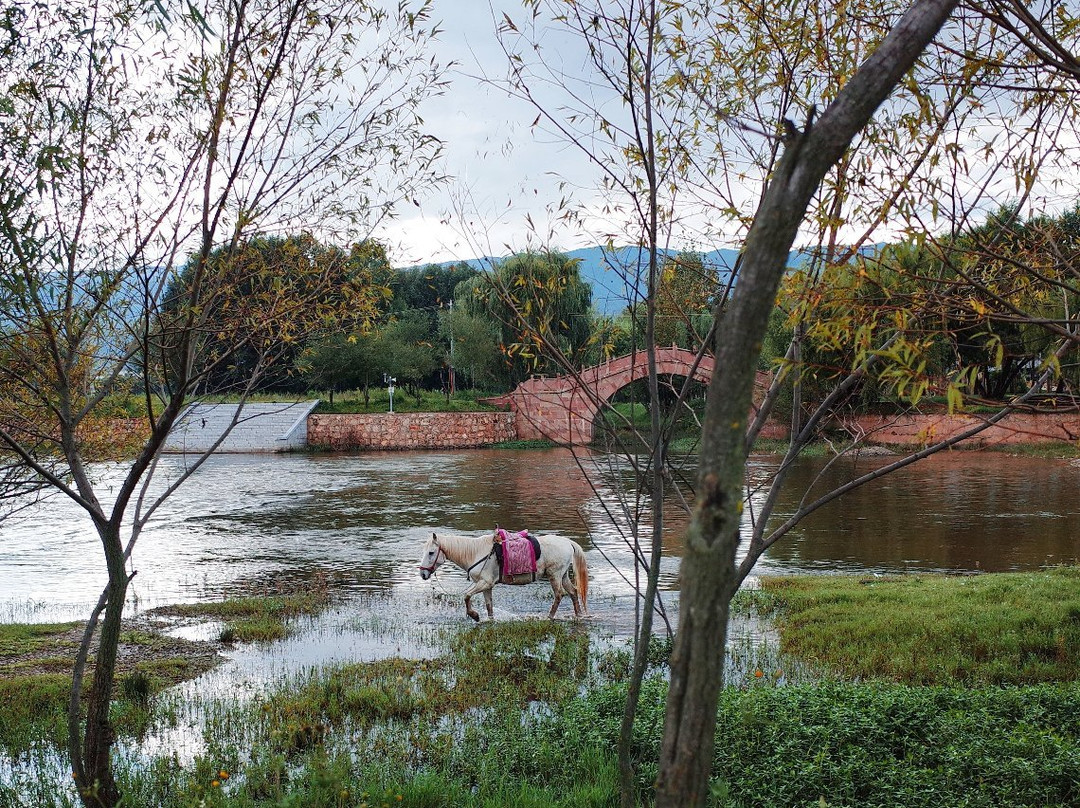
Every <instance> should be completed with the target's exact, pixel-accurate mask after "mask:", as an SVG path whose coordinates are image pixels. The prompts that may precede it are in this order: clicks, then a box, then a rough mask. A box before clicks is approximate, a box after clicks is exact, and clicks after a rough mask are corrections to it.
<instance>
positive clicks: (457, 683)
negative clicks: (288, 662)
mask: <svg viewBox="0 0 1080 808" xmlns="http://www.w3.org/2000/svg"><path fill="white" fill-rule="evenodd" d="M1078 584H1080V571H1078V570H1075V569H1054V570H1048V571H1045V572H1038V573H1023V574H998V575H984V576H974V577H958V576H954V577H946V576H904V577H897V578H894V579H879V578H863V579H857V578H847V577H842V578H841V577H812V578H783V579H772V580H767V581H765V582H764V585H763V588H762V589H761V590H759V591H754V592H748V593H744V594H741V595H740V596H739V599H738V603H737V609H738V610H739V611H740V612H747V611H750V612H756V613H759V614H766V615H771V616H772V617H773V618H774V619H775V621H776V623H777V625H778V626H779V629H780V642H781V646H782V648H783V651H782V652H781V651H778V650H777V649H769V648H764V649H762V648H751V647H750V646H749V643H743V644H741V645H742V646H745V648H744V651H745V653H746V654H747V655H748V656H747V659H744V660H743V662H742V663H740V664H737V665H736V666H735V668H734V670H735V671H736V673H735V674H733V675H732V676H731V677H729V683H728V684H729V686H728V687H727V688H725V689H724V691H723V693H722V696H721V700H720V705H719V724H718V730H717V736H716V743H717V746H716V757H715V765H714V779H713V794H714V799H713V804H714V805H716V806H725V808H750V807H751V806H754V808H758V807H762V808H774V807H775V808H789V807H790V806H807V807H808V808H809V806H821V805H828V806H849V808H857V807H858V808H865V807H868V806H869V807H871V808H872V807H874V806H882V808H884V806H889V808H908V807H909V806H911V807H915V806H918V808H923V807H924V806H925V808H931V806H933V808H939V806H960V807H961V808H998V807H999V806H1005V805H1008V806H1015V807H1017V808H1021V807H1023V806H1032V807H1034V806H1040V807H1042V808H1045V807H1046V806H1062V807H1064V806H1072V805H1076V804H1080V769H1078V767H1077V765H1076V762H1077V761H1078V760H1080V685H1078V684H1077V678H1078V677H1077V672H1078V668H1077V666H1076V664H1075V659H1074V652H1073V649H1072V646H1075V645H1076V643H1075V641H1074V639H1075V634H1074V632H1075V630H1076V629H1075V626H1076V625H1077V624H1078V623H1080V617H1078V615H1080V586H1078ZM31 641H36V640H34V639H33V637H29V636H28V637H26V638H24V639H20V640H18V642H31ZM435 645H436V654H435V655H434V656H433V657H432V658H430V659H423V660H405V659H386V660H381V661H376V662H370V663H357V664H349V665H341V666H336V667H333V668H328V669H320V670H312V671H310V672H308V673H307V674H304V675H299V676H295V677H289V678H286V679H282V680H281V681H280V682H278V683H277V684H275V685H274V686H272V687H270V688H268V689H267V690H265V691H260V692H258V693H256V694H254V695H253V696H252V697H250V698H243V697H241V696H238V695H236V694H229V693H227V694H217V695H211V694H200V693H197V692H193V691H189V692H187V693H186V694H182V693H181V691H177V690H170V691H166V692H164V693H160V694H158V695H156V696H154V697H152V698H150V699H149V700H148V705H147V718H146V720H145V721H144V722H143V723H142V724H141V725H140V726H139V727H138V728H137V729H133V728H131V726H130V725H122V726H121V732H122V735H123V737H124V738H125V739H127V742H128V743H129V744H131V745H132V746H133V748H138V747H139V745H140V743H141V741H140V740H139V739H142V738H148V739H151V740H153V739H154V738H165V739H168V738H169V737H171V736H170V733H171V732H173V731H174V730H175V729H176V728H193V731H195V732H196V733H197V734H198V743H197V744H195V746H194V748H195V749H196V752H195V754H194V755H193V757H191V758H185V757H183V756H176V755H173V754H172V753H171V752H170V751H169V747H168V746H167V745H165V746H164V747H160V748H162V750H163V751H160V752H158V753H155V754H153V755H151V756H150V757H143V756H139V755H127V756H122V757H121V759H120V764H119V770H120V779H121V782H122V785H123V788H124V789H125V791H126V792H127V793H128V794H129V796H130V805H131V806H138V807H139V808H141V807H142V806H147V808H149V807H150V806H153V807H154V808H193V806H221V807H222V808H271V807H273V808H284V807H285V806H304V807H305V808H324V807H325V808H331V807H333V808H346V807H348V808H371V807H372V806H384V805H385V806H396V805H405V806H430V807H431V808H435V806H440V807H445V808H449V807H450V806H475V807H476V808H489V807H491V808H494V806H507V805H514V806H533V807H534V808H540V807H541V806H567V808H569V806H584V807H585V808H588V806H614V805H617V804H618V800H617V796H616V783H617V776H616V771H617V766H616V761H615V756H614V749H615V744H616V738H617V733H618V726H619V721H620V719H621V714H622V705H623V703H624V699H625V682H624V678H625V675H626V671H627V666H628V658H627V654H626V652H625V651H624V650H622V649H620V648H612V646H611V645H610V643H607V642H603V641H600V640H598V639H597V638H596V637H595V635H593V634H591V633H590V631H589V629H588V626H587V625H582V624H576V623H572V622H569V621H567V622H559V621H556V622H552V621H547V620H527V621H525V620H523V621H506V622H499V623H494V624H481V625H479V626H475V627H473V626H463V627H461V628H455V629H453V630H446V631H445V632H442V633H440V634H438V636H437V637H436V639H435ZM666 650H668V649H667V647H666V646H665V645H664V644H663V643H661V644H660V646H659V648H658V649H657V651H658V653H656V654H655V655H654V656H653V662H654V666H653V668H652V670H651V674H650V676H649V679H648V681H647V683H646V687H645V691H644V695H643V699H642V706H641V712H640V716H639V720H638V723H637V727H636V734H635V742H634V749H635V756H636V761H637V765H638V775H639V777H638V780H639V787H640V798H641V803H642V804H643V805H648V804H649V802H650V789H651V783H652V780H653V778H654V776H655V767H654V764H653V761H655V760H656V758H657V753H658V748H659V742H660V733H661V727H662V723H663V711H664V699H665V695H666V686H667V685H666V677H665V654H664V652H665V651H666ZM1051 657H1052V659H1051ZM800 666H801V667H803V668H805V667H807V666H808V667H809V668H810V669H811V671H812V672H813V679H812V680H811V681H807V680H806V679H805V678H803V677H800V676H796V675H793V674H792V671H794V670H796V669H799V668H800ZM190 731H192V730H185V732H190ZM147 748H159V747H157V746H156V744H155V743H153V742H152V743H149V744H148V745H147ZM187 748H189V749H190V748H191V745H190V743H189V745H188V747H187ZM19 754H20V755H21V756H22V757H21V758H20V764H19V771H25V772H48V771H53V770H55V771H63V768H62V766H63V764H62V761H61V762H60V763H59V764H56V763H50V761H51V760H53V759H55V758H56V757H57V755H56V753H55V752H49V742H48V741H47V740H46V741H45V742H44V743H29V744H27V745H25V746H23V747H22V751H21V752H20V753H19ZM50 755H52V758H50V757H49V756H50ZM12 777H15V775H12ZM17 788H18V792H17V793H18V796H17V798H16V797H15V796H13V795H14V794H15V793H16V791H14V790H12V789H11V787H10V786H9V790H8V792H6V793H5V792H4V791H3V790H2V788H0V805H3V806H5V807H6V806H8V805H11V806H29V805H33V806H45V807H46V808H47V807H48V806H65V807H66V806H68V805H73V804H74V803H73V802H71V800H70V795H67V796H65V794H66V792H65V791H64V788H63V787H61V786H60V785H59V784H58V783H57V781H56V780H55V779H52V778H50V777H47V776H37V777H34V776H29V775H27V776H26V777H25V778H24V779H22V780H20V781H19V782H18V783H17ZM5 799H6V800H7V801H6V802H5ZM65 800H66V801H65Z"/></svg>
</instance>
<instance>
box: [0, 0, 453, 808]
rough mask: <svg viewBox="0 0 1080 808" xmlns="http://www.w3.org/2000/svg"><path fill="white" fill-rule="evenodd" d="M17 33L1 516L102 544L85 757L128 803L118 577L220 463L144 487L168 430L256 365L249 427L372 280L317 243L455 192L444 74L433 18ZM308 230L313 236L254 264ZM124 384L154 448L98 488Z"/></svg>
mask: <svg viewBox="0 0 1080 808" xmlns="http://www.w3.org/2000/svg"><path fill="white" fill-rule="evenodd" d="M4 21H5V25H4V29H3V34H2V35H3V36H5V37H6V38H5V39H4V40H3V42H2V44H0V60H3V65H4V70H3V71H2V72H0V75H3V86H2V87H0V93H2V96H0V106H2V114H0V129H2V131H0V135H2V137H0V143H2V144H3V145H2V148H3V150H4V161H3V168H2V169H0V305H2V309H0V357H3V359H4V360H5V361H3V363H2V364H0V449H2V450H3V451H2V453H0V458H2V460H0V464H2V465H0V471H2V475H0V480H2V482H0V493H2V494H3V495H4V496H5V500H4V504H5V505H7V506H9V510H10V509H11V508H18V507H21V506H23V505H25V503H26V493H27V492H28V491H31V492H32V491H34V490H42V489H43V488H44V489H45V490H51V491H55V492H58V493H59V494H61V495H64V496H67V497H69V498H70V499H71V500H73V501H74V502H75V503H77V504H78V505H79V506H80V507H81V508H82V509H83V510H84V511H85V512H86V513H87V515H88V516H89V518H90V521H91V523H92V524H93V526H94V530H95V531H96V533H97V536H98V538H99V539H100V542H101V547H102V558H103V562H104V563H103V572H106V573H107V576H105V577H106V580H107V584H106V585H105V587H104V589H103V592H102V595H101V598H100V599H99V601H98V603H97V605H96V606H95V608H94V609H93V611H92V613H91V614H90V615H89V620H88V622H87V628H86V632H85V634H84V636H83V640H82V644H81V646H80V650H79V653H78V655H77V658H76V663H75V668H74V676H73V684H72V689H71V702H70V708H69V716H68V747H69V749H68V751H69V755H70V762H71V771H72V772H73V774H74V779H75V783H76V785H77V787H78V789H79V792H80V796H81V798H82V799H83V801H84V803H85V804H86V805H88V806H98V807H100V806H109V807H111V806H115V805H117V804H118V803H119V802H120V800H121V795H120V794H119V791H118V788H117V785H116V782H115V779H114V778H113V775H112V768H111V758H112V746H113V742H114V733H113V732H112V729H111V727H110V724H109V706H110V702H111V700H112V691H113V682H114V676H115V671H116V662H117V653H118V647H119V639H120V626H121V617H122V614H123V610H124V605H125V600H126V595H127V592H128V587H129V583H130V581H131V576H132V575H133V573H132V572H129V570H128V566H127V565H128V563H129V561H130V560H131V559H132V550H133V548H134V547H135V544H136V542H137V540H138V538H139V537H140V535H141V533H142V530H143V528H144V527H145V526H146V524H147V523H148V521H149V520H150V518H151V517H152V516H153V515H154V513H155V512H156V510H157V508H158V507H159V506H160V505H161V503H162V502H163V501H164V499H165V498H167V497H168V496H169V495H171V493H172V492H173V491H175V490H176V487H177V486H178V485H180V484H181V483H182V482H183V481H184V480H185V479H186V478H187V477H188V476H189V475H190V474H191V473H193V472H194V471H195V469H197V468H198V467H199V464H200V463H201V462H202V460H203V459H205V456H203V458H198V459H195V460H194V461H193V462H191V463H190V464H188V466H187V467H186V470H185V472H184V474H182V475H181V477H180V479H178V480H172V481H170V483H169V484H168V485H166V486H164V487H163V489H162V488H159V489H157V490H158V491H159V493H157V494H155V495H153V496H151V495H150V493H149V492H150V490H151V489H150V483H151V481H152V479H153V477H154V472H155V470H156V469H157V458H158V456H159V453H160V452H161V449H162V445H163V443H164V440H165V438H166V436H167V434H168V432H169V430H170V429H171V427H172V426H173V425H174V423H175V422H176V420H177V418H178V416H179V415H180V413H181V411H182V409H183V407H184V404H185V402H186V401H187V400H188V398H189V397H190V396H192V395H194V394H196V393H201V392H211V391H210V390H209V389H208V386H209V385H212V384H215V383H217V381H221V379H220V378H219V377H215V375H214V374H215V373H216V372H219V371H221V369H222V368H223V367H224V366H225V365H227V364H228V362H229V361H230V358H231V357H233V356H234V355H236V354H237V353H238V352H239V351H251V352H252V353H253V354H254V356H255V358H254V360H253V362H254V363H253V367H254V370H253V372H252V374H251V376H250V377H249V379H248V380H247V381H248V383H247V384H246V385H245V386H244V388H243V389H241V390H236V389H234V390H233V392H234V393H239V394H240V400H241V405H239V406H238V408H237V411H236V413H235V414H234V418H233V423H235V422H236V419H237V418H239V414H240V407H242V402H243V400H244V397H245V396H246V395H247V394H248V393H250V391H251V390H252V389H254V387H255V386H257V385H258V383H259V381H260V379H261V378H262V377H263V376H264V375H265V374H266V373H268V372H269V371H270V370H271V369H272V368H273V366H274V364H275V363H276V362H277V361H278V360H279V359H281V357H282V351H281V350H280V348H281V346H282V345H292V344H296V345H299V344H301V343H302V342H304V341H305V340H306V339H307V338H308V337H309V336H310V335H311V333H312V332H313V331H318V330H319V329H322V328H325V327H327V326H328V325H330V324H331V323H336V322H338V321H340V319H341V318H344V317H353V316H359V317H361V318H363V317H364V316H366V312H367V311H368V310H369V309H370V305H371V304H370V301H371V299H372V292H371V290H370V289H363V288H361V286H362V284H359V283H357V282H356V281H353V280H350V281H349V288H347V289H343V288H342V283H341V280H342V278H341V275H340V270H341V267H342V261H341V260H340V259H341V258H342V256H339V255H337V254H335V253H333V251H330V252H320V251H319V250H317V249H315V247H314V245H315V239H317V240H318V241H320V242H325V243H333V242H335V241H340V243H357V244H363V243H364V239H365V238H366V236H368V235H369V233H370V228H371V227H373V226H374V225H375V224H376V223H377V222H378V221H380V219H381V218H382V217H384V216H386V215H388V214H389V213H390V212H391V211H392V209H393V206H394V204H395V202H396V201H398V200H399V199H402V198H404V197H409V198H411V197H412V196H413V195H414V194H416V193H420V192H422V191H423V190H424V189H425V188H427V187H430V186H431V185H432V184H433V183H435V182H437V181H438V180H439V177H440V174H439V172H438V171H437V170H436V169H435V166H434V161H435V160H436V158H437V157H438V154H439V151H440V145H439V143H438V141H436V140H435V139H434V138H432V137H431V136H429V135H428V134H427V133H426V132H424V131H423V128H422V123H421V121H420V119H419V117H418V116H417V114H416V109H417V105H418V104H419V103H420V101H421V100H422V99H423V98H425V97H427V96H429V95H430V94H431V93H433V92H438V91H439V90H440V89H441V86H442V78H441V76H442V67H441V66H440V65H439V64H438V63H437V62H436V61H434V60H432V59H430V57H429V56H428V55H427V54H426V52H425V46H426V43H427V41H428V39H429V38H430V37H431V36H432V35H433V34H434V32H435V26H434V25H433V24H432V23H431V21H430V19H429V9H428V7H427V5H425V4H423V3H419V4H416V5H415V6H414V5H410V4H408V3H403V4H402V5H400V6H399V7H397V8H396V10H394V11H387V10H384V9H381V8H379V7H376V6H374V5H370V4H368V3H366V2H362V1H358V2H353V1H352V0H339V1H338V2H332V3H330V4H327V3H320V4H318V5H317V6H316V5H313V4H311V3H308V2H307V1H306V0H252V2H244V3H239V4H237V3H232V2H225V0H205V1H204V2H194V3H169V2H166V3H153V4H146V3H142V2H130V3H129V2H126V0H103V2H100V3H93V4H74V5H72V4H66V5H65V4H61V5H59V6H58V5H49V4H16V5H14V6H12V7H11V8H9V9H7V10H6V11H5V17H4ZM312 223H317V225H318V229H317V231H313V235H312V238H311V240H305V239H299V240H294V241H289V240H288V239H285V240H282V241H279V242H276V246H275V247H274V248H273V249H266V250H264V249H257V250H251V249H246V248H247V247H248V246H250V245H252V244H255V243H260V244H262V245H263V246H268V245H270V244H271V243H273V242H271V241H268V240H267V239H269V238H270V236H268V235H267V234H273V233H280V232H292V233H299V232H304V231H305V228H306V227H311V225H312ZM286 259H287V261H286ZM280 261H286V263H288V264H289V266H288V270H289V271H288V272H283V271H282V270H283V268H284V267H283V266H282V265H281V263H279V262H280ZM344 264H345V265H347V264H348V261H347V260H346V261H345V262H344ZM181 267H186V269H185V271H184V275H183V279H182V280H178V279H177V278H176V274H177V273H178V272H179V271H180V268H181ZM237 273H240V274H241V275H243V276H244V277H243V278H238V277H237ZM170 287H172V288H173V289H174V290H181V291H179V292H178V293H177V294H174V297H173V300H172V302H171V304H170V305H166V297H167V290H168V289H169V288H170ZM346 301H348V303H349V304H350V305H358V306H359V308H358V309H357V310H354V311H348V310H344V311H343V310H342V303H343V302H346ZM230 343H231V344H230ZM133 372H134V373H135V374H137V377H138V378H137V379H135V380H132V378H131V376H132V373H133ZM227 381H228V382H232V381H235V378H229V379H228V380H227ZM131 390H137V391H139V393H140V395H141V397H142V404H141V407H140V408H139V410H140V411H139V413H138V419H139V422H140V423H141V427H142V431H141V433H140V443H139V445H138V446H137V447H134V451H133V453H132V454H131V455H130V456H129V457H127V458H126V459H125V462H124V464H123V466H122V467H121V479H120V480H119V481H118V482H117V481H115V480H112V481H110V484H109V486H110V488H109V491H110V495H109V496H108V497H102V489H101V488H100V487H99V485H98V480H97V476H98V475H99V474H100V473H101V470H102V469H101V466H99V465H96V464H95V461H96V460H98V459H101V458H102V457H105V456H107V454H108V452H107V451H105V450H106V449H107V448H111V449H117V448H120V447H116V446H115V445H110V444H109V439H108V434H107V431H105V430H103V429H101V428H100V426H101V425H102V424H103V423H105V422H107V420H108V418H109V417H110V415H112V414H113V413H114V411H115V407H116V405H115V397H116V395H117V394H119V393H122V392H124V391H131ZM11 497H14V498H11ZM95 638H96V639H97V640H98V642H97V643H96V645H94V644H93V641H94V640H95ZM92 647H93V649H94V650H93V651H92V650H91V649H92ZM91 653H93V655H94V656H93V663H92V665H91V663H90V655H91ZM91 668H92V674H91V682H90V684H89V686H88V687H87V688H86V689H85V691H84V688H83V678H84V674H85V673H86V672H87V671H88V670H89V669H91ZM84 693H85V697H84ZM84 708H85V709H84Z"/></svg>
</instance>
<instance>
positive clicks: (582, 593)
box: [571, 541, 589, 614]
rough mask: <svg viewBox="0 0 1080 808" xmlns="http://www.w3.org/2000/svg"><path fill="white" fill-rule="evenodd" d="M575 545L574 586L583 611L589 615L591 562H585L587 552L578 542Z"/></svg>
mask: <svg viewBox="0 0 1080 808" xmlns="http://www.w3.org/2000/svg"><path fill="white" fill-rule="evenodd" d="M571 543H572V544H573V545H574V586H575V587H576V588H577V591H578V597H580V598H581V610H582V611H583V612H584V613H585V614H588V613H589V562H587V561H586V560H585V552H584V551H583V550H582V549H581V545H580V544H578V543H577V542H576V541H575V542H571Z"/></svg>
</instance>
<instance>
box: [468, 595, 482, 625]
mask: <svg viewBox="0 0 1080 808" xmlns="http://www.w3.org/2000/svg"><path fill="white" fill-rule="evenodd" d="M471 601H472V595H466V596H465V614H467V615H469V617H471V618H472V619H473V620H475V621H476V622H477V623H479V622H480V615H479V613H478V612H477V611H476V609H474V608H473V607H472V603H471Z"/></svg>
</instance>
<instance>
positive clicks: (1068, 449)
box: [986, 441, 1080, 460]
mask: <svg viewBox="0 0 1080 808" xmlns="http://www.w3.org/2000/svg"><path fill="white" fill-rule="evenodd" d="M986 450H987V451H991V452H1000V453H1002V454H1009V455H1017V456H1019V457H1038V458H1041V459H1043V460H1059V459H1064V460H1070V459H1074V458H1077V457H1080V442H1074V443H1065V442H1063V441H1054V442H1046V443H1017V444H1001V445H995V446H987V447H986Z"/></svg>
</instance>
